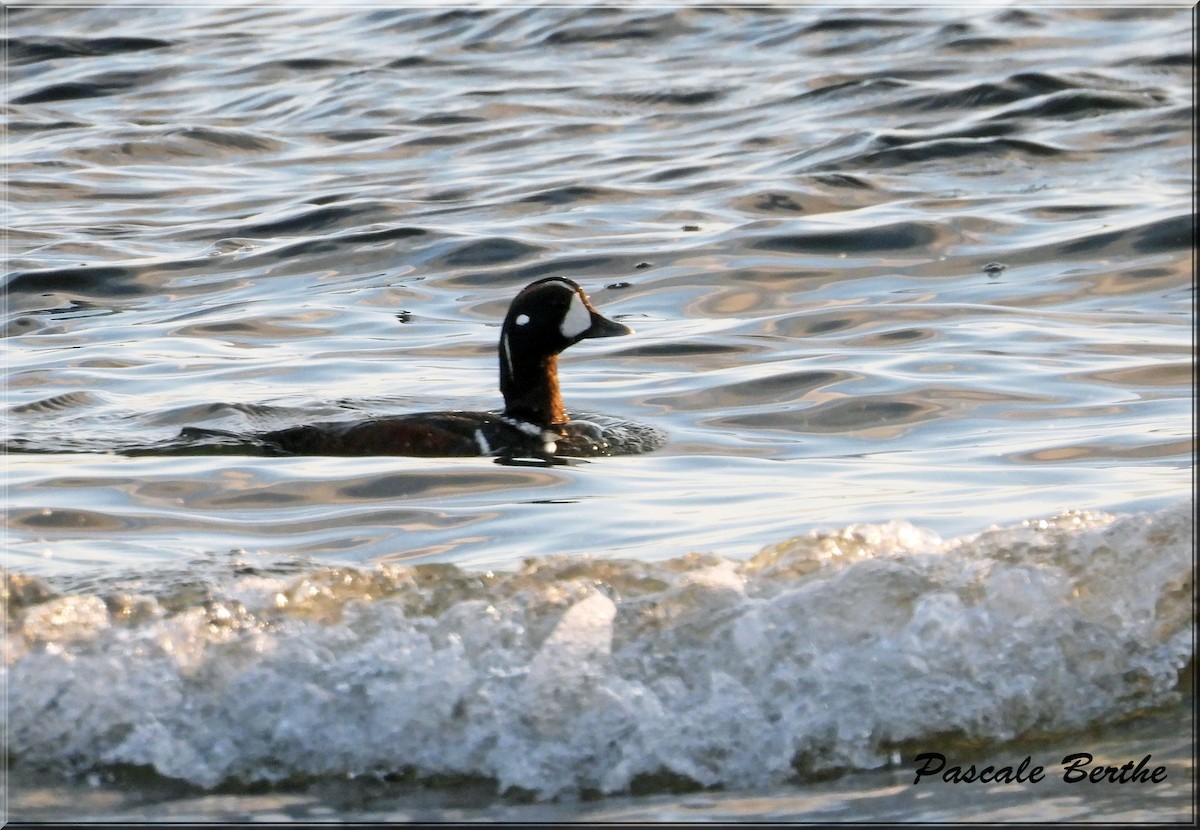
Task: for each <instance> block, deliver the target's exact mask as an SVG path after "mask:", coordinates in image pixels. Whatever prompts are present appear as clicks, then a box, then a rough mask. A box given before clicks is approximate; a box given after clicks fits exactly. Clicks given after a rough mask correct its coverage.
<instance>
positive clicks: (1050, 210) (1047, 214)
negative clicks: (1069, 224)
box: [1022, 204, 1128, 220]
mask: <svg viewBox="0 0 1200 830" xmlns="http://www.w3.org/2000/svg"><path fill="white" fill-rule="evenodd" d="M1123 210H1128V206H1127V205H1072V204H1062V205H1038V206H1036V207H1031V208H1027V209H1026V210H1024V211H1022V212H1023V213H1025V214H1027V215H1029V216H1031V217H1033V218H1035V219H1051V220H1055V219H1058V218H1059V217H1062V216H1069V217H1073V218H1079V219H1087V218H1092V217H1095V218H1102V217H1105V216H1111V215H1112V214H1116V213H1120V212H1121V211H1123Z"/></svg>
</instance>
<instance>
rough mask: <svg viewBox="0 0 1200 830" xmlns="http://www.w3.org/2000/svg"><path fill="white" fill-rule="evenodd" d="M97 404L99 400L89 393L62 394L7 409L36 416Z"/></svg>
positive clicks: (19, 413)
mask: <svg viewBox="0 0 1200 830" xmlns="http://www.w3.org/2000/svg"><path fill="white" fill-rule="evenodd" d="M98 402H99V398H98V397H97V396H96V395H94V394H93V393H91V392H86V391H79V392H64V393H62V394H61V395H51V396H50V397H49V398H42V399H40V400H36V401H30V402H29V403H23V404H18V405H17V406H14V407H12V408H11V409H9V412H12V413H15V414H18V415H38V414H42V413H48V412H62V411H63V410H67V409H79V408H80V407H87V406H94V405H95V404H96V403H98Z"/></svg>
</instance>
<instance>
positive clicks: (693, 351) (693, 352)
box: [617, 343, 747, 358]
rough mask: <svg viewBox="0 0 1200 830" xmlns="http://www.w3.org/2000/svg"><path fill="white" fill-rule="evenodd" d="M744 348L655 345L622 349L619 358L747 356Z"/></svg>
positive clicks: (683, 344) (673, 344)
mask: <svg viewBox="0 0 1200 830" xmlns="http://www.w3.org/2000/svg"><path fill="white" fill-rule="evenodd" d="M746 351H747V350H746V348H745V347H743V346H733V345H728V344H725V343H654V344H650V345H647V346H634V347H633V348H626V349H621V350H620V351H618V352H617V354H618V356H620V357H622V358H625V357H699V356H701V355H714V354H745V353H746Z"/></svg>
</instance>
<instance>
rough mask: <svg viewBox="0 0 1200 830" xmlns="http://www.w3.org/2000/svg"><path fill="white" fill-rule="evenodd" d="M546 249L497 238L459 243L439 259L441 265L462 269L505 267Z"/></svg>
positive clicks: (500, 237)
mask: <svg viewBox="0 0 1200 830" xmlns="http://www.w3.org/2000/svg"><path fill="white" fill-rule="evenodd" d="M545 250H546V249H545V248H543V247H542V246H540V245H530V244H529V243H527V242H519V241H517V240H515V239H507V238H505V237H502V236H495V237H491V238H488V239H476V240H471V241H469V242H460V243H457V244H456V245H455V246H454V247H453V248H452V250H451V251H450V252H449V253H447V254H445V255H444V256H441V257H439V258H438V259H437V263H438V264H440V265H447V266H451V267H461V266H464V265H503V264H505V263H509V262H515V261H517V260H520V259H529V258H530V257H534V256H537V255H538V254H541V253H543V252H544V251H545Z"/></svg>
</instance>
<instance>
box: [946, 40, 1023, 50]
mask: <svg viewBox="0 0 1200 830" xmlns="http://www.w3.org/2000/svg"><path fill="white" fill-rule="evenodd" d="M1011 46H1012V40H1011V39H1009V38H1003V37H986V36H979V37H962V38H956V39H954V40H951V41H949V42H947V43H944V44H942V48H943V49H950V50H953V51H961V52H987V51H991V50H995V49H1008V48H1011Z"/></svg>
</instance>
